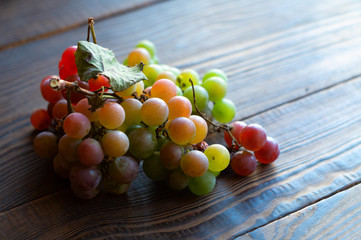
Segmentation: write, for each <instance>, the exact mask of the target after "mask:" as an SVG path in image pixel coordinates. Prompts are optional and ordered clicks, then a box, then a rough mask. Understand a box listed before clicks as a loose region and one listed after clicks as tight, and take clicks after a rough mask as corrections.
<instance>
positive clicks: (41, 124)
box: [30, 109, 51, 130]
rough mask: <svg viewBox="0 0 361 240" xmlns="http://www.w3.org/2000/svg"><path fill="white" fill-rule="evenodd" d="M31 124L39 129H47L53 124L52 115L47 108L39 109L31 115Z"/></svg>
mask: <svg viewBox="0 0 361 240" xmlns="http://www.w3.org/2000/svg"><path fill="white" fill-rule="evenodd" d="M30 121H31V124H32V125H33V126H34V128H35V129H37V130H44V129H47V128H48V127H49V126H50V124H51V117H50V115H49V113H48V111H47V110H45V109H38V110H35V111H34V112H33V114H31V117H30Z"/></svg>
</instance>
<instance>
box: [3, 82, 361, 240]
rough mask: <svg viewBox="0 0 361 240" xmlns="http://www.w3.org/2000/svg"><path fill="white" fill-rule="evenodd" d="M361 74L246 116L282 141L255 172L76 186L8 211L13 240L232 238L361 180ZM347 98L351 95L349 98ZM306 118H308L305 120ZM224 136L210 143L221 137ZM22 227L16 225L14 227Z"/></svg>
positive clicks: (5, 214)
mask: <svg viewBox="0 0 361 240" xmlns="http://www.w3.org/2000/svg"><path fill="white" fill-rule="evenodd" d="M360 90H361V78H358V79H354V80H351V81H349V82H347V83H345V84H340V85H338V86H336V87H333V88H330V89H327V90H325V91H321V92H319V93H317V94H313V95H310V96H308V97H305V98H302V99H301V100H299V101H295V102H293V103H289V104H286V105H284V106H282V107H279V108H276V109H273V110H271V111H267V112H265V113H262V114H259V115H257V116H255V117H253V118H250V119H248V120H247V122H248V123H251V122H258V123H261V124H262V125H264V126H266V129H267V131H268V134H269V135H270V136H273V137H275V138H277V139H278V140H279V141H280V144H281V146H282V152H281V157H280V158H279V160H277V161H276V162H275V163H274V164H271V165H267V166H266V165H259V166H258V167H257V170H256V172H255V173H254V174H253V175H251V176H249V177H237V176H236V175H235V174H233V173H232V172H229V171H226V172H225V173H224V174H222V176H221V177H220V178H219V180H218V182H217V186H216V188H215V190H214V191H213V192H212V193H211V194H209V195H207V196H204V197H195V196H193V195H191V194H190V193H189V192H174V191H171V190H169V189H168V188H166V187H162V185H161V184H156V183H153V182H151V181H150V180H148V179H147V178H146V177H145V176H144V174H143V173H142V172H140V176H138V178H137V179H136V181H135V182H134V184H133V185H132V187H131V189H130V190H129V192H128V193H127V194H126V195H122V196H109V195H107V194H104V193H102V194H100V196H98V197H96V198H95V199H93V200H90V201H82V200H79V199H76V197H74V196H73V195H72V194H71V192H70V190H69V189H68V188H67V189H64V190H62V191H60V192H57V193H54V194H51V195H48V196H46V197H43V198H40V199H37V200H34V201H32V202H30V203H27V204H24V205H22V206H19V207H16V208H13V209H10V210H8V211H6V212H3V213H2V214H1V218H0V221H1V223H2V224H4V225H5V226H7V225H9V226H10V227H9V228H6V229H5V230H4V233H3V234H4V235H5V236H6V237H7V238H9V239H17V238H23V237H25V236H26V237H31V238H37V239H49V238H54V239H64V238H75V239H92V238H106V237H111V238H126V237H130V238H132V239H153V238H156V239H169V238H172V239H184V236H187V239H230V238H233V237H236V236H239V235H242V234H244V233H246V232H249V231H251V230H253V229H255V228H257V227H259V226H263V225H265V224H267V223H268V222H270V221H274V220H277V219H280V218H282V217H284V216H286V215H287V214H288V213H290V212H295V211H297V210H299V209H302V208H304V207H306V206H308V205H310V204H312V203H313V202H314V201H317V200H318V199H321V198H323V197H328V196H330V195H332V194H334V193H336V192H337V191H339V190H342V189H344V188H347V187H348V186H352V185H353V184H355V183H359V182H360V181H361V161H359V159H361V158H360V157H361V145H360V143H361V125H360V124H359V123H360V122H361V114H360V113H361V109H360V108H359V106H358V104H356V103H357V102H359V101H361V95H360V94H359V91H360ZM346 96H347V97H346ZM300 116H308V117H307V118H304V119H302V120H301V119H300ZM220 138H221V137H220V135H214V136H211V139H210V142H212V141H216V142H220V141H221V140H220ZM12 227H16V228H17V231H8V230H7V229H10V230H11V228H12Z"/></svg>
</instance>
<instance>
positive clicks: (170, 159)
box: [159, 142, 183, 169]
mask: <svg viewBox="0 0 361 240" xmlns="http://www.w3.org/2000/svg"><path fill="white" fill-rule="evenodd" d="M182 155H183V147H182V146H179V145H178V144H175V143H174V142H167V143H165V144H164V145H163V146H162V148H161V149H160V152H159V160H160V162H161V163H162V164H163V166H164V167H165V168H167V169H176V168H178V167H179V162H180V159H181V157H182Z"/></svg>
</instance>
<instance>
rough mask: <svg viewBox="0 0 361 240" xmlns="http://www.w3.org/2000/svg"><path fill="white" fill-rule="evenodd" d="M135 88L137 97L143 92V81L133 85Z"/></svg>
mask: <svg viewBox="0 0 361 240" xmlns="http://www.w3.org/2000/svg"><path fill="white" fill-rule="evenodd" d="M135 86H136V88H135V92H136V93H137V95H138V96H140V95H142V94H143V90H144V82H143V81H139V82H137V83H136V84H135Z"/></svg>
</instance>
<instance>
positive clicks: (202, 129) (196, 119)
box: [189, 115, 208, 144]
mask: <svg viewBox="0 0 361 240" xmlns="http://www.w3.org/2000/svg"><path fill="white" fill-rule="evenodd" d="M189 119H190V120H192V122H193V123H194V125H195V126H196V135H195V136H194V138H193V139H192V141H191V142H190V143H191V144H197V143H200V142H202V141H203V140H204V139H205V138H206V136H207V133H208V125H207V122H206V121H205V120H204V119H203V118H201V117H200V116H196V115H191V116H190V117H189Z"/></svg>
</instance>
